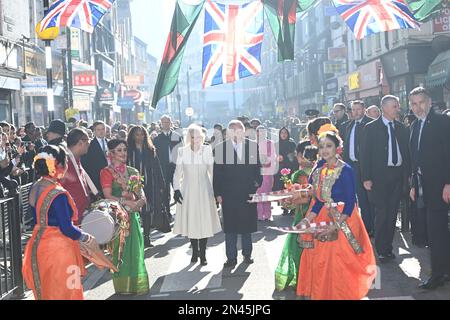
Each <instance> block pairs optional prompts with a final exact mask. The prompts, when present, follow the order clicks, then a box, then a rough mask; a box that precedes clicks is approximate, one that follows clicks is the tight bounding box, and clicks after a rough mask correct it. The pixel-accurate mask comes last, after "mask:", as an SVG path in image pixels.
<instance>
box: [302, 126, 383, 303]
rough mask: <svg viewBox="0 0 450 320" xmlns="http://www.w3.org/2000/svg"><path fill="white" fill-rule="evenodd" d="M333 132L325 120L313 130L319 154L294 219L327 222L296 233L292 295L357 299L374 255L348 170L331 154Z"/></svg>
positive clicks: (335, 143)
mask: <svg viewBox="0 0 450 320" xmlns="http://www.w3.org/2000/svg"><path fill="white" fill-rule="evenodd" d="M328 130H332V131H328ZM336 132H337V130H336V129H335V128H334V126H332V125H330V124H328V125H325V126H324V127H323V129H321V132H319V135H318V138H319V139H318V142H319V155H320V157H321V158H322V160H320V161H319V162H318V163H317V166H316V168H315V169H314V171H313V173H312V174H311V177H310V183H311V184H312V186H313V190H314V197H313V199H312V202H311V205H310V209H309V210H308V212H307V214H306V217H305V218H304V219H303V220H302V221H301V222H300V224H299V225H298V227H301V228H309V227H310V224H311V223H316V224H317V225H320V224H321V223H327V226H326V227H325V228H323V229H321V230H320V233H316V234H315V235H314V236H311V235H300V237H299V243H300V244H302V246H303V247H304V248H305V249H304V250H303V254H302V258H301V260H300V268H299V277H298V285H297V296H299V297H304V298H308V299H313V300H358V299H362V298H364V297H365V296H366V295H367V293H368V291H369V289H370V287H371V285H372V281H373V280H374V279H375V276H376V264H375V256H374V253H373V249H372V245H371V243H370V240H369V236H368V234H367V232H366V229H365V228H364V224H363V222H362V219H361V216H360V214H359V211H358V205H357V202H356V195H355V184H354V178H353V171H352V168H351V167H350V166H349V165H347V164H346V163H345V162H343V161H341V160H339V159H338V157H337V150H338V148H339V147H340V145H341V143H342V141H341V139H340V138H339V136H338V135H337V134H336Z"/></svg>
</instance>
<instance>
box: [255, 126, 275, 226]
mask: <svg viewBox="0 0 450 320" xmlns="http://www.w3.org/2000/svg"><path fill="white" fill-rule="evenodd" d="M256 139H257V142H258V147H259V157H260V160H261V165H262V168H261V175H262V176H263V183H262V185H261V187H259V189H258V190H257V191H256V192H257V193H267V192H271V191H272V187H273V179H274V175H275V174H276V173H277V170H278V168H277V154H276V150H275V144H274V142H273V141H272V140H269V139H267V129H266V127H264V126H259V127H258V128H256ZM271 217H272V208H271V206H270V202H259V203H258V220H260V221H264V220H265V221H269V220H270V219H271Z"/></svg>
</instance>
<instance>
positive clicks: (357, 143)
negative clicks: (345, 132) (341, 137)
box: [354, 121, 362, 160]
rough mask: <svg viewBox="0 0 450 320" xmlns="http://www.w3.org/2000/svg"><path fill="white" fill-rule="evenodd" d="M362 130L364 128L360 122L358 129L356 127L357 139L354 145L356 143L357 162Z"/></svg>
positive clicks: (357, 123) (357, 124) (358, 122)
mask: <svg viewBox="0 0 450 320" xmlns="http://www.w3.org/2000/svg"><path fill="white" fill-rule="evenodd" d="M361 128H362V124H361V122H360V121H357V122H356V127H355V139H354V143H355V157H356V159H357V160H359V139H360V136H361Z"/></svg>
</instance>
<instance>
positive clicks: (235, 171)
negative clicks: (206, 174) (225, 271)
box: [213, 120, 263, 268]
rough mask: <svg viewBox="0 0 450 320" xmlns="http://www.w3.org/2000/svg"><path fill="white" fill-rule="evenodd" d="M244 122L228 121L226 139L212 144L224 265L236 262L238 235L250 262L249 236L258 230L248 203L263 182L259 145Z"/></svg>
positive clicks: (246, 258) (244, 254) (214, 182)
mask: <svg viewBox="0 0 450 320" xmlns="http://www.w3.org/2000/svg"><path fill="white" fill-rule="evenodd" d="M244 130H245V129H244V125H243V124H242V122H240V121H238V120H233V121H231V122H230V123H229V125H228V130H227V134H228V139H226V140H225V141H223V142H221V143H220V144H218V145H217V146H216V147H215V162H214V179H213V186H214V195H215V197H216V200H217V202H218V203H221V204H222V211H223V212H222V213H223V230H224V233H225V244H226V255H227V261H226V262H225V264H224V267H226V268H228V267H234V266H235V265H236V264H237V237H238V234H240V235H241V243H242V255H243V256H244V263H247V264H251V263H253V260H252V258H251V254H252V249H253V245H252V238H251V234H252V233H253V232H256V231H257V220H258V214H257V209H256V204H255V203H248V200H249V199H250V197H249V195H250V194H254V193H255V192H256V190H257V189H258V188H259V186H260V185H261V184H262V179H263V178H262V176H261V170H260V169H261V164H260V160H259V151H258V145H257V143H256V142H255V141H252V140H248V139H245V138H244Z"/></svg>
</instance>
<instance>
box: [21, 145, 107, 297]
mask: <svg viewBox="0 0 450 320" xmlns="http://www.w3.org/2000/svg"><path fill="white" fill-rule="evenodd" d="M33 166H34V168H35V171H36V174H37V176H40V177H41V178H40V179H39V180H38V181H37V182H36V183H35V184H34V185H33V187H32V189H31V192H30V206H31V208H32V211H33V215H34V221H35V227H34V230H33V235H32V237H31V239H30V240H29V241H28V243H27V246H26V248H25V253H24V260H23V268H22V273H23V277H24V280H25V283H26V285H27V287H28V288H30V289H31V290H32V291H33V294H34V297H35V299H36V300H82V299H83V286H82V283H81V276H83V275H84V274H85V269H84V264H83V259H82V257H81V254H82V253H81V252H82V251H81V250H80V245H81V249H82V250H85V249H86V248H87V247H90V248H97V249H98V244H97V242H96V241H95V239H94V238H93V237H92V236H90V235H89V234H87V233H84V232H82V231H81V230H80V229H78V228H77V227H75V226H74V222H75V221H77V219H78V213H77V208H76V206H75V203H74V201H73V199H72V197H71V196H70V194H69V193H68V192H67V191H66V190H65V189H64V188H63V187H62V186H61V184H60V182H59V181H60V180H61V179H62V178H63V177H64V174H65V173H66V171H67V158H66V152H65V151H64V149H63V148H61V147H58V146H45V147H43V148H42V149H41V151H40V153H39V154H38V155H37V156H36V157H35V159H34V164H33ZM83 252H84V253H85V251H83ZM97 253H98V254H99V256H102V253H101V251H100V250H99V249H98V250H97ZM97 253H96V254H97ZM91 258H92V260H96V259H97V260H98V261H100V260H101V258H99V257H97V258H95V257H94V256H91ZM103 258H104V257H103ZM104 259H106V258H104ZM98 261H96V262H98ZM100 264H101V263H100Z"/></svg>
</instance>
